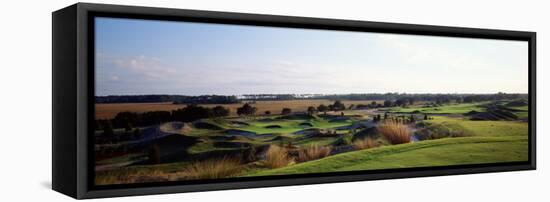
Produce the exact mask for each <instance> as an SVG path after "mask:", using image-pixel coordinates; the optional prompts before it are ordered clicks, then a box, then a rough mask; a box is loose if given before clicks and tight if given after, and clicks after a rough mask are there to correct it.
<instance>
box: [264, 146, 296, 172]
mask: <svg viewBox="0 0 550 202" xmlns="http://www.w3.org/2000/svg"><path fill="white" fill-rule="evenodd" d="M293 162H294V160H293V159H292V158H291V157H290V156H289V155H288V150H287V149H285V148H283V147H279V146H275V145H271V146H269V149H268V150H267V153H266V157H265V165H266V166H267V167H269V168H280V167H284V166H287V165H289V164H291V163H293Z"/></svg>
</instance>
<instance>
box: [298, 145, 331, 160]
mask: <svg viewBox="0 0 550 202" xmlns="http://www.w3.org/2000/svg"><path fill="white" fill-rule="evenodd" d="M330 151H331V148H330V147H328V146H318V145H313V146H311V147H308V148H304V149H300V150H299V151H298V156H297V157H296V162H306V161H312V160H316V159H321V158H325V157H327V156H328V155H330Z"/></svg>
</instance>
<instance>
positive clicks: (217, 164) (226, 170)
mask: <svg viewBox="0 0 550 202" xmlns="http://www.w3.org/2000/svg"><path fill="white" fill-rule="evenodd" d="M241 171H242V169H241V161H240V159H239V158H231V157H223V158H221V159H210V160H205V161H199V162H195V163H193V164H191V165H189V166H188V167H187V168H186V169H185V170H184V171H183V172H182V173H181V174H182V175H184V178H186V179H218V178H224V177H230V176H234V175H236V174H238V173H239V172H241Z"/></svg>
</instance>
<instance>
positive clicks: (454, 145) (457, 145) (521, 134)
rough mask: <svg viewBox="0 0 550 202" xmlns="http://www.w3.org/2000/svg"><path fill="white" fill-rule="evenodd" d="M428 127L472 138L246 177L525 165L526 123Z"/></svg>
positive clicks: (373, 151)
mask: <svg viewBox="0 0 550 202" xmlns="http://www.w3.org/2000/svg"><path fill="white" fill-rule="evenodd" d="M429 122H431V123H436V124H444V125H445V124H446V125H447V126H453V125H458V126H460V127H463V128H466V129H468V130H469V131H472V133H473V136H470V137H458V138H443V139H436V140H427V141H421V142H415V143H408V144H401V145H391V146H383V147H379V148H374V149H368V150H360V151H354V152H348V153H342V154H337V155H334V156H330V157H327V158H324V159H320V160H315V161H310V162H305V163H300V164H295V165H291V166H288V167H284V168H279V169H273V170H252V171H250V172H249V173H247V174H246V175H247V176H259V175H281V174H299V173H318V172H338V171H354V170H376V169H391V168H408V167H426V166H445V165H461V164H481V163H496V162H514V161H526V160H527V158H528V136H527V123H525V122H515V121H469V120H466V119H459V118H448V117H436V118H435V119H434V120H430V121H429Z"/></svg>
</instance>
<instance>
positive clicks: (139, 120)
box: [95, 104, 230, 133]
mask: <svg viewBox="0 0 550 202" xmlns="http://www.w3.org/2000/svg"><path fill="white" fill-rule="evenodd" d="M229 112H230V111H229V109H227V108H225V107H223V106H216V107H213V108H208V107H202V106H198V105H195V104H191V105H187V106H186V107H184V108H181V109H177V110H172V111H151V112H145V113H136V112H119V113H118V114H117V115H116V116H115V117H114V118H112V119H101V120H97V121H96V126H95V128H96V130H103V131H104V132H105V133H109V132H110V133H112V129H113V128H124V129H126V131H127V132H128V131H130V130H132V129H133V128H134V127H143V126H150V125H158V124H161V123H165V122H169V121H182V122H192V121H196V120H199V119H204V118H216V117H225V116H229ZM109 130H110V131H109Z"/></svg>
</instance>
